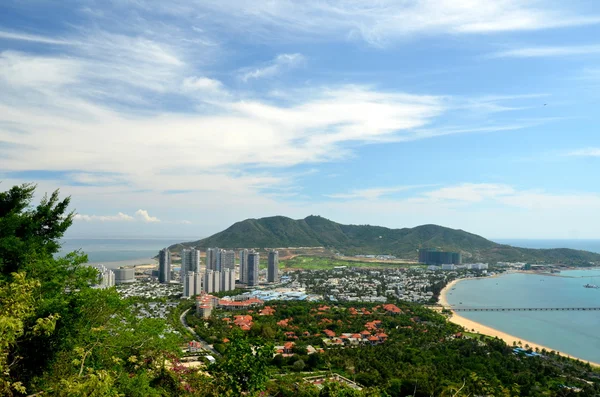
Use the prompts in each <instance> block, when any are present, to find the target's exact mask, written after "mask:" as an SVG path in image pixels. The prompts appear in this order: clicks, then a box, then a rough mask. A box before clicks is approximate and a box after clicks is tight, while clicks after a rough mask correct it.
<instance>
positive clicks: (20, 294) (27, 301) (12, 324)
mask: <svg viewBox="0 0 600 397" xmlns="http://www.w3.org/2000/svg"><path fill="white" fill-rule="evenodd" d="M12 278H13V281H12V282H10V283H6V284H4V285H2V286H1V287H0V313H1V314H0V394H2V395H5V396H10V395H12V394H13V393H25V392H26V388H25V386H24V384H23V382H21V381H19V380H15V379H14V377H13V376H12V374H11V367H13V366H14V365H15V364H16V363H17V362H18V361H19V359H20V357H19V355H18V354H15V350H14V348H15V346H16V345H17V343H18V342H19V340H20V339H21V338H31V337H35V336H40V335H49V334H51V333H52V332H54V329H55V327H56V321H57V320H58V315H50V316H48V317H45V318H35V321H31V320H32V319H33V318H34V317H35V313H34V312H33V311H32V310H30V308H31V306H32V305H33V304H34V303H35V298H34V293H35V292H36V290H37V289H38V288H39V286H40V284H39V282H38V281H36V280H28V279H26V277H25V273H13V275H12ZM9 361H10V362H9Z"/></svg>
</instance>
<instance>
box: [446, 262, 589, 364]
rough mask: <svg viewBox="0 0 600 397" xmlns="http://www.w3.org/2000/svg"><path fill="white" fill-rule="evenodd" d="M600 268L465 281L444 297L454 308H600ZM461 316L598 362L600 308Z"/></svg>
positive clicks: (507, 275) (471, 313)
mask: <svg viewBox="0 0 600 397" xmlns="http://www.w3.org/2000/svg"><path fill="white" fill-rule="evenodd" d="M585 284H598V285H600V269H591V270H569V271H563V272H562V273H560V274H559V275H557V276H551V275H540V274H525V273H511V274H503V275H500V276H498V277H493V278H481V279H474V280H464V281H461V282H459V283H458V284H456V286H455V289H454V290H450V291H448V294H447V295H446V297H447V300H448V303H449V304H451V305H453V306H454V307H457V308H460V307H470V308H477V307H482V308H483V307H485V308H495V307H498V308H502V307H503V308H544V307H546V308H562V307H599V308H600V289H592V288H584V287H583V286H584V285H585ZM459 314H460V315H461V316H463V317H466V318H468V319H470V320H473V321H476V322H478V323H481V324H484V325H487V326H489V327H492V328H495V329H497V330H499V331H503V332H505V333H508V334H510V335H513V336H515V337H518V338H522V339H524V340H528V341H531V342H533V343H538V344H540V345H543V346H546V347H548V348H550V349H553V350H557V351H560V352H563V353H565V354H568V355H571V356H574V357H578V358H581V359H583V360H588V361H594V362H600V311H525V312H520V311H516V312H460V313H459Z"/></svg>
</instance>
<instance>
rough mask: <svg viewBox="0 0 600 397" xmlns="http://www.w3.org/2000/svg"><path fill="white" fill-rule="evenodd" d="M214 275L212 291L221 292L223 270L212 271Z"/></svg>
mask: <svg viewBox="0 0 600 397" xmlns="http://www.w3.org/2000/svg"><path fill="white" fill-rule="evenodd" d="M212 277H213V281H212V283H213V291H212V292H221V272H212Z"/></svg>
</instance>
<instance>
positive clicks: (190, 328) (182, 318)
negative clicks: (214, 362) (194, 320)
mask: <svg viewBox="0 0 600 397" xmlns="http://www.w3.org/2000/svg"><path fill="white" fill-rule="evenodd" d="M190 310H191V309H187V310H186V311H184V312H183V313H181V316H179V321H181V325H183V326H184V327H185V328H187V329H188V331H190V332H191V333H192V335H194V337H195V339H196V340H197V341H198V342H200V345H201V346H202V348H203V349H204V350H206V351H208V352H210V353H211V354H213V355H214V356H215V357H221V355H220V354H219V352H218V351H216V350H215V349H213V348H212V347H211V346H210V345H209V344H208V343H206V341H205V340H204V339H202V338H200V336H198V334H197V333H196V331H194V329H193V328H192V327H190V326H189V325H188V324H187V322H186V321H185V316H186V315H187V314H188V312H189V311H190Z"/></svg>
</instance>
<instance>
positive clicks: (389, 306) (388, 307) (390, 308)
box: [383, 303, 402, 314]
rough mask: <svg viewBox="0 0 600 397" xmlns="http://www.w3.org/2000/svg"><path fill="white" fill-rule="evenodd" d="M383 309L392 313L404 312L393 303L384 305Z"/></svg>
mask: <svg viewBox="0 0 600 397" xmlns="http://www.w3.org/2000/svg"><path fill="white" fill-rule="evenodd" d="M383 309H384V310H385V311H386V312H388V313H390V314H400V313H402V310H400V308H399V307H398V306H396V305H394V304H393V303H388V304H386V305H383Z"/></svg>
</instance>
